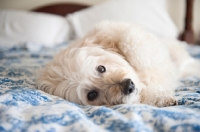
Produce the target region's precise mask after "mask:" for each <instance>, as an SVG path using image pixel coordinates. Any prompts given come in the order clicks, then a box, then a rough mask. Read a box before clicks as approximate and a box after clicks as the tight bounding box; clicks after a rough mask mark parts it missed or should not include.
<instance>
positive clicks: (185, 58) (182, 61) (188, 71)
mask: <svg viewBox="0 0 200 132" xmlns="http://www.w3.org/2000/svg"><path fill="white" fill-rule="evenodd" d="M163 41H164V43H166V45H167V46H168V49H169V52H170V56H171V59H172V61H173V63H174V64H175V65H176V66H177V67H178V68H177V69H178V70H179V73H180V78H183V77H186V76H191V75H193V76H198V77H200V61H199V60H196V59H194V58H192V57H191V56H190V55H189V53H188V52H187V50H186V43H185V42H180V41H177V40H173V41H172V40H163Z"/></svg>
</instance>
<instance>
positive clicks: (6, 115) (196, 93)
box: [0, 43, 200, 132]
mask: <svg viewBox="0 0 200 132" xmlns="http://www.w3.org/2000/svg"><path fill="white" fill-rule="evenodd" d="M66 46H67V43H63V44H61V45H60V46H57V47H55V48H53V49H48V48H44V47H40V50H38V51H37V52H34V51H30V50H28V49H27V47H26V46H22V45H21V46H15V47H10V48H7V47H0V132H2V131H3V132H4V131H8V132H12V131H14V132H15V131H30V132H31V131H48V132H54V131H74V132H76V131H79V132H80V131H81V132H89V131H91V132H104V131H115V132H118V131H127V132H129V131H134V132H151V131H155V132H157V131H158V132H162V131H170V132H173V131H178V132H180V131H182V132H192V131H196V132H197V131H200V79H199V78H197V77H188V78H185V79H183V80H182V83H183V85H182V86H180V87H178V88H177V89H176V97H177V99H178V105H177V106H171V107H164V108H157V107H153V106H148V105H143V104H133V105H127V104H122V105H116V106H112V107H105V106H82V105H77V104H75V103H71V102H68V101H66V100H64V99H62V98H59V97H56V96H53V95H49V94H47V93H45V92H42V91H40V90H37V89H36V84H35V80H36V74H37V71H38V69H40V68H41V67H43V66H44V65H45V64H46V63H47V62H48V61H49V60H51V59H52V57H53V55H54V54H55V53H56V52H57V51H59V50H60V49H61V48H63V47H66ZM188 50H189V51H190V53H191V54H192V56H194V57H196V58H200V47H198V46H189V47H188Z"/></svg>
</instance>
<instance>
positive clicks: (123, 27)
mask: <svg viewBox="0 0 200 132" xmlns="http://www.w3.org/2000/svg"><path fill="white" fill-rule="evenodd" d="M183 45H184V44H183V43H181V42H178V41H175V40H174V41H166V40H161V39H158V38H156V37H155V36H154V35H152V34H150V33H148V32H146V31H145V30H143V29H142V28H140V27H138V26H136V25H131V24H127V23H116V22H102V23H100V24H97V25H96V26H95V27H94V29H93V30H91V31H90V32H89V33H88V34H87V35H86V36H85V37H84V38H82V39H80V40H78V41H76V42H75V43H73V44H71V45H70V46H69V47H68V48H67V49H65V50H63V51H62V52H61V53H59V54H58V55H56V56H55V58H54V59H53V60H52V61H51V62H50V63H49V64H48V65H47V66H46V67H45V68H44V69H43V70H42V71H41V74H40V76H39V78H38V81H37V85H38V89H40V90H43V91H45V92H47V93H49V94H53V95H57V96H60V97H62V98H64V99H66V100H68V101H71V102H75V103H78V104H84V105H116V104H124V103H125V104H134V103H144V104H149V105H154V106H158V107H162V106H169V105H175V104H176V99H175V96H174V89H175V88H176V87H177V86H178V85H179V81H178V80H179V79H180V78H181V77H184V76H187V75H197V76H200V69H199V68H200V63H199V61H197V60H194V59H193V58H192V57H190V55H189V54H188V53H187V51H186V50H185V48H184V46H183Z"/></svg>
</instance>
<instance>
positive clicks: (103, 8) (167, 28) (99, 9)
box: [66, 0, 178, 38]
mask: <svg viewBox="0 0 200 132" xmlns="http://www.w3.org/2000/svg"><path fill="white" fill-rule="evenodd" d="M66 18H67V20H68V21H69V23H70V24H71V25H72V28H73V29H74V37H75V38H79V37H82V36H83V35H84V34H85V33H86V32H87V31H88V30H89V29H91V28H92V27H93V26H94V25H95V23H98V22H100V21H103V20H111V21H123V22H129V23H136V24H139V25H141V26H142V27H144V29H146V30H148V31H150V32H152V33H154V34H156V35H158V36H160V37H168V38H177V36H178V29H177V27H176V26H175V24H174V23H173V21H172V19H171V18H170V16H169V14H168V12H167V9H166V3H165V0H108V1H106V2H104V3H101V4H99V5H95V6H92V7H89V8H87V9H84V10H81V11H78V12H75V13H73V14H70V15H67V16H66Z"/></svg>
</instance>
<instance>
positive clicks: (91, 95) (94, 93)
mask: <svg viewBox="0 0 200 132" xmlns="http://www.w3.org/2000/svg"><path fill="white" fill-rule="evenodd" d="M97 96H98V93H97V91H91V92H89V93H88V94H87V98H88V100H89V101H94V100H95V99H96V98H97Z"/></svg>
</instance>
